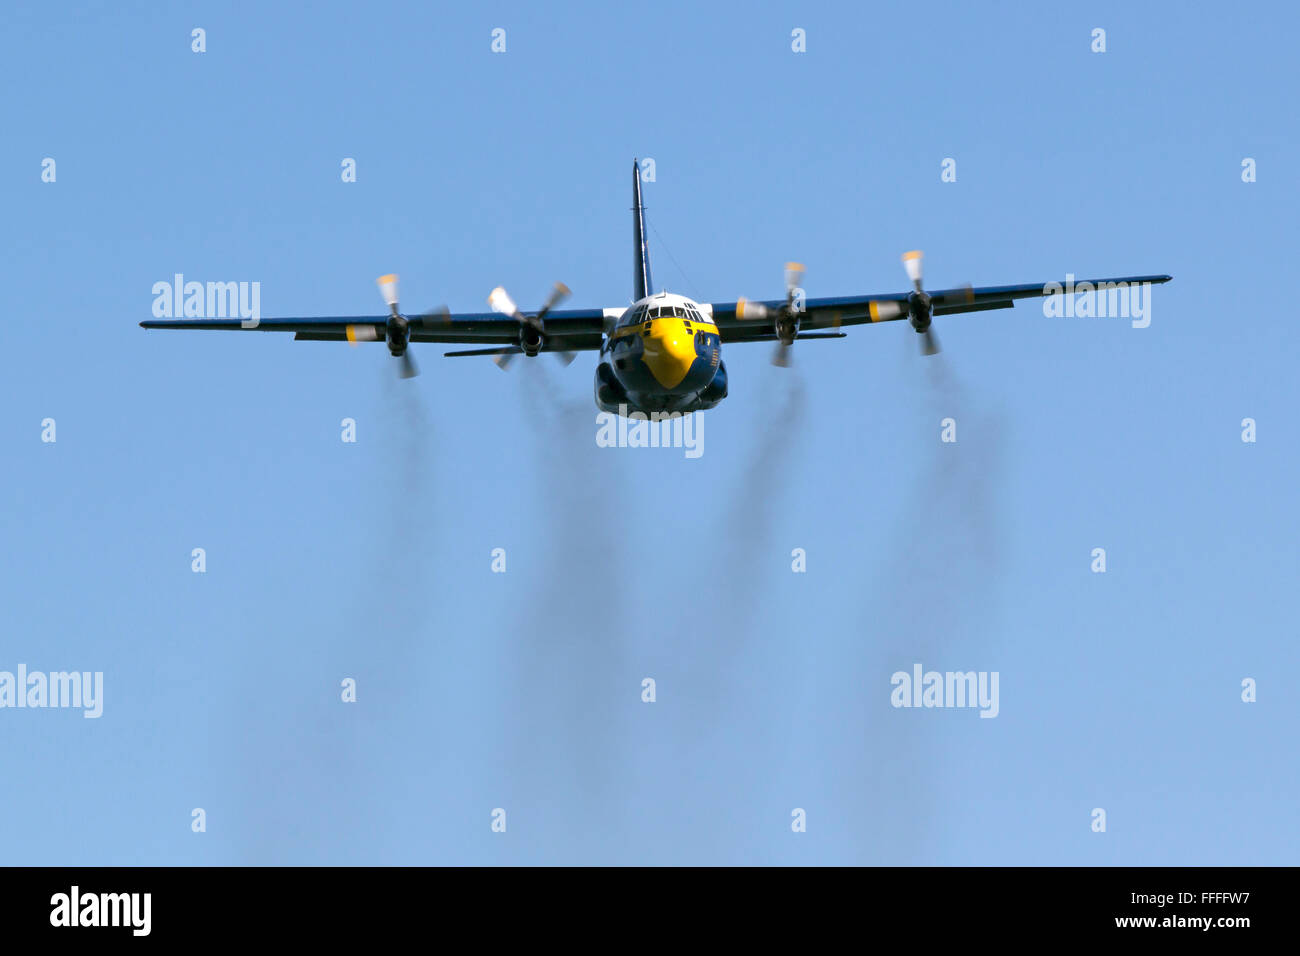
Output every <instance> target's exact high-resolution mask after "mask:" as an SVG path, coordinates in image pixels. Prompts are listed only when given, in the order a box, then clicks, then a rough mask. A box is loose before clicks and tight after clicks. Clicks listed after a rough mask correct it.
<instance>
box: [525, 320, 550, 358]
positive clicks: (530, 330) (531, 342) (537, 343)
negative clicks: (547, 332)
mask: <svg viewBox="0 0 1300 956" xmlns="http://www.w3.org/2000/svg"><path fill="white" fill-rule="evenodd" d="M545 344H546V337H545V336H543V335H542V333H541V331H540V330H539V329H537V328H534V327H533V326H532V325H528V324H526V323H525V324H523V325H521V326H520V327H519V347H520V348H521V349H523V350H524V354H525V355H527V356H528V357H529V358H533V357H534V356H536V355H537V353H538V352H540V351H541V350H542V346H543V345H545Z"/></svg>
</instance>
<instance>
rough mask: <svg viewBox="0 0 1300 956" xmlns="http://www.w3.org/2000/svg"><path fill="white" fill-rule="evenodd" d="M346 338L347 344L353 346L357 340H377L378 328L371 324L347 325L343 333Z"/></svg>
mask: <svg viewBox="0 0 1300 956" xmlns="http://www.w3.org/2000/svg"><path fill="white" fill-rule="evenodd" d="M344 334H345V335H346V336H347V339H348V345H352V346H355V345H356V344H357V343H358V342H378V341H379V330H378V329H376V328H375V327H374V326H373V325H349V326H348V327H347V329H346V330H345V333H344Z"/></svg>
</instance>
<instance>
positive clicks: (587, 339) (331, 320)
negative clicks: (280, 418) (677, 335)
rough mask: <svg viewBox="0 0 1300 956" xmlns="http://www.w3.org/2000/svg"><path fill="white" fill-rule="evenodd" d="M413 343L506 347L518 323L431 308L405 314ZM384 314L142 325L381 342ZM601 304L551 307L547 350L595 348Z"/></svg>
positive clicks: (602, 321) (143, 324)
mask: <svg viewBox="0 0 1300 956" xmlns="http://www.w3.org/2000/svg"><path fill="white" fill-rule="evenodd" d="M407 319H408V320H409V322H410V330H411V341H412V342H443V343H447V344H458V345H482V346H493V345H500V346H508V345H517V344H518V342H519V322H518V321H517V320H516V319H515V318H513V317H511V316H506V315H501V314H499V313H497V312H463V313H460V314H455V313H432V314H430V315H423V316H420V315H412V316H407ZM387 324H388V316H386V315H350V316H324V317H317V318H285V319H261V320H259V321H258V322H257V323H256V324H253V322H252V320H251V319H250V320H247V321H245V320H242V319H238V318H234V319H153V320H150V321H147V322H141V323H140V325H141V327H143V328H146V329H218V330H226V331H235V332H238V331H248V332H292V333H293V337H294V339H296V340H300V341H308V342H382V341H384V337H385V330H386V327H387ZM604 328H605V311H604V310H603V309H554V310H552V311H551V312H550V313H548V314H547V316H546V336H547V341H546V346H547V349H546V350H549V349H552V348H554V349H563V350H565V351H569V352H580V351H584V350H589V349H599V348H600V346H601V342H602V340H603V336H604Z"/></svg>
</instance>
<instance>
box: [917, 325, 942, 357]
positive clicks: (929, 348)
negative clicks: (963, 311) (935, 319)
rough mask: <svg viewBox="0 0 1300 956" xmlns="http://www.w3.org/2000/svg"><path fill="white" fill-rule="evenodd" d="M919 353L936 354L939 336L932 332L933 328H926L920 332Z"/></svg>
mask: <svg viewBox="0 0 1300 956" xmlns="http://www.w3.org/2000/svg"><path fill="white" fill-rule="evenodd" d="M921 354H922V355H938V354H939V338H938V336H936V335H935V334H934V329H932V328H931V329H926V330H925V331H924V332H922V333H921Z"/></svg>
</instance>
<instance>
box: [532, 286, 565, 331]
mask: <svg viewBox="0 0 1300 956" xmlns="http://www.w3.org/2000/svg"><path fill="white" fill-rule="evenodd" d="M568 297H569V287H568V286H567V285H565V284H564V283H563V282H557V283H555V288H554V289H552V290H551V296H550V298H549V299H547V300H546V304H545V305H544V306H542V311H540V312H538V313H537V320H538V321H539V322H540V321H541V320H542V319H544V318H546V313H547V312H550V311H551V309H553V308H555V307H556V306H557V305H559V304H560V303H561V302H563V301H564V300H565V299H567V298H568Z"/></svg>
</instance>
